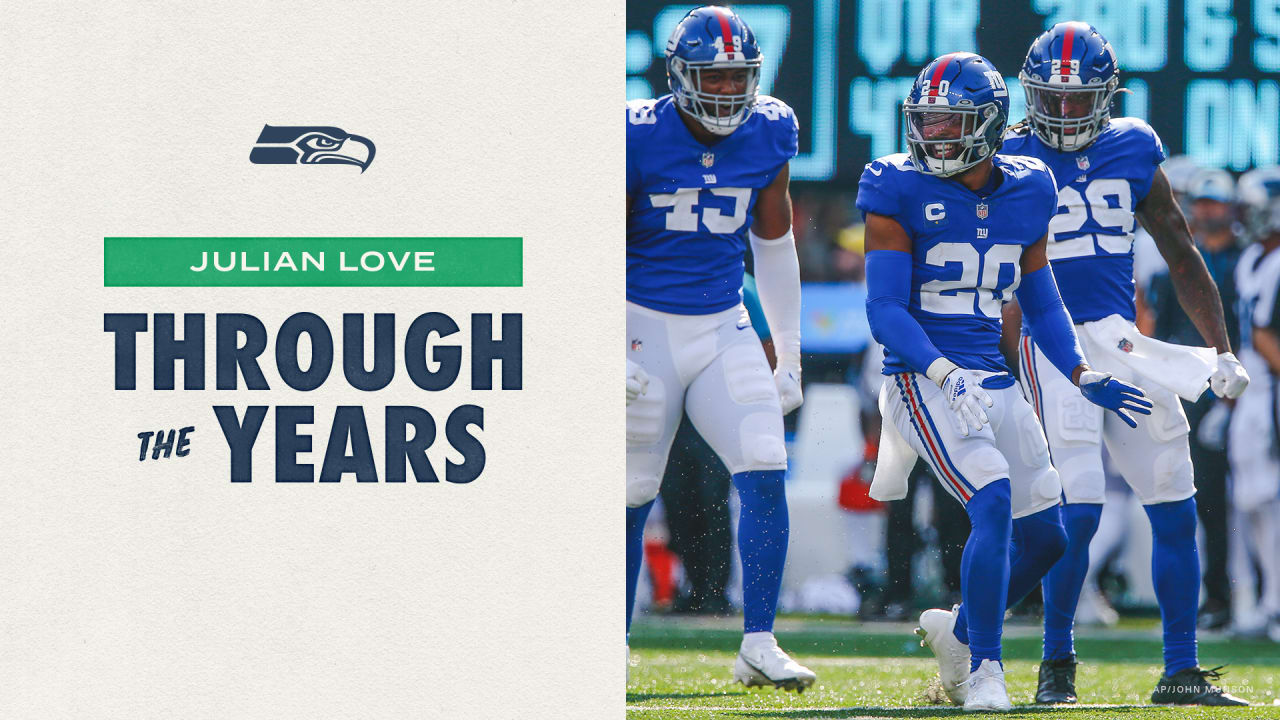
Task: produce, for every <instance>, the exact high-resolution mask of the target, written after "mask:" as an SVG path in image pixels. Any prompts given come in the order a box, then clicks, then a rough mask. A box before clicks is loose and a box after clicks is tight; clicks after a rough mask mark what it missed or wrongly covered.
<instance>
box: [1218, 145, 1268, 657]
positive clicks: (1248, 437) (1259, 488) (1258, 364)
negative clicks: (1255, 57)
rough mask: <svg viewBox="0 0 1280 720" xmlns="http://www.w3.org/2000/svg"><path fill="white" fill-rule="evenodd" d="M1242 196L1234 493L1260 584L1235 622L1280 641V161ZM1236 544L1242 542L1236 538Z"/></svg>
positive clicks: (1242, 573) (1243, 571)
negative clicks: (1240, 377)
mask: <svg viewBox="0 0 1280 720" xmlns="http://www.w3.org/2000/svg"><path fill="white" fill-rule="evenodd" d="M1239 194H1240V200H1241V201H1242V209H1243V210H1244V216H1245V219H1246V223H1247V226H1248V230H1249V235H1250V237H1251V238H1252V239H1253V240H1254V242H1253V244H1252V245H1250V246H1249V247H1248V248H1247V249H1246V250H1245V251H1244V254H1243V255H1242V256H1241V259H1240V264H1239V267H1238V268H1237V270H1236V280H1237V286H1238V287H1239V290H1240V300H1241V302H1240V310H1239V312H1240V316H1241V317H1240V321H1241V323H1240V324H1241V328H1240V332H1241V335H1242V336H1243V337H1242V341H1243V342H1242V343H1241V348H1240V361H1241V363H1242V364H1243V365H1244V367H1245V369H1246V371H1248V373H1249V376H1250V382H1249V387H1247V388H1246V389H1245V392H1244V394H1243V395H1241V396H1240V398H1239V400H1237V401H1236V407H1235V412H1234V414H1233V416H1232V418H1231V427H1230V439H1231V445H1230V448H1229V449H1230V456H1231V471H1232V500H1233V502H1234V504H1235V507H1236V511H1237V513H1236V515H1237V518H1238V519H1239V520H1240V522H1239V525H1240V526H1241V528H1240V529H1241V532H1239V533H1238V536H1239V539H1240V541H1242V542H1241V543H1240V545H1243V546H1244V547H1246V548H1248V549H1249V550H1250V552H1249V553H1248V554H1247V557H1248V560H1252V562H1248V561H1247V560H1246V561H1244V562H1240V561H1241V560H1242V559H1244V558H1243V557H1242V555H1243V554H1242V553H1240V552H1239V551H1238V550H1237V551H1236V552H1234V553H1233V554H1235V555H1236V560H1237V563H1236V566H1237V568H1238V575H1239V579H1240V580H1242V582H1241V587H1242V588H1245V589H1247V590H1248V591H1252V590H1253V589H1254V587H1256V586H1255V585H1254V583H1253V582H1252V578H1251V577H1249V576H1252V575H1253V574H1254V573H1253V569H1254V568H1253V567H1252V566H1253V565H1254V564H1256V566H1257V568H1258V570H1259V571H1260V572H1259V573H1258V574H1259V576H1260V577H1259V582H1258V583H1257V585H1260V586H1261V587H1260V590H1261V592H1260V593H1258V595H1260V597H1259V598H1258V602H1256V603H1254V602H1253V600H1254V593H1253V592H1245V593H1242V594H1244V595H1246V597H1242V598H1240V599H1239V600H1240V602H1237V603H1236V605H1235V607H1236V608H1238V609H1239V610H1240V615H1248V616H1249V617H1237V618H1236V621H1237V629H1240V630H1244V631H1256V632H1263V631H1265V632H1267V634H1269V635H1270V636H1271V639H1272V640H1275V641H1277V642H1280V438H1278V436H1277V433H1278V432H1280V427H1278V426H1280V423H1278V422H1277V397H1276V390H1277V382H1276V375H1277V374H1280V253H1278V252H1277V249H1280V168H1264V169H1258V170H1254V171H1252V172H1249V173H1246V174H1245V175H1244V176H1242V177H1241V178H1240V193H1239ZM1237 547H1239V545H1238V546H1237Z"/></svg>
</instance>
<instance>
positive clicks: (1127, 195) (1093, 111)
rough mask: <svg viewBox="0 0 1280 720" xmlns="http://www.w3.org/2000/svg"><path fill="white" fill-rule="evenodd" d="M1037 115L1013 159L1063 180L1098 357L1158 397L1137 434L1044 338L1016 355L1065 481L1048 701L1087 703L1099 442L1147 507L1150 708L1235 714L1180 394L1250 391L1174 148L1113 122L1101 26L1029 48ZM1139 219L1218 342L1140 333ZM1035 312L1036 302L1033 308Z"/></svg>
mask: <svg viewBox="0 0 1280 720" xmlns="http://www.w3.org/2000/svg"><path fill="white" fill-rule="evenodd" d="M1019 80H1020V81H1021V84H1022V87H1023V90H1024V91H1025V93H1026V97H1027V120H1026V122H1024V123H1019V124H1018V125H1015V126H1014V127H1013V128H1010V130H1009V133H1008V135H1007V136H1006V138H1005V141H1004V152H1008V153H1015V154H1019V155H1029V156H1032V157H1035V158H1039V159H1040V160H1043V161H1044V162H1045V163H1046V164H1047V165H1048V166H1049V167H1050V168H1051V169H1052V170H1053V173H1054V176H1055V178H1056V179H1057V183H1058V210H1057V214H1056V215H1055V216H1054V218H1053V222H1052V223H1051V224H1050V226H1049V238H1050V242H1049V246H1048V257H1049V261H1050V262H1051V263H1052V265H1053V272H1054V275H1055V276H1056V277H1057V279H1058V287H1059V288H1060V289H1061V291H1062V300H1063V302H1064V303H1065V304H1066V307H1067V311H1068V312H1069V313H1070V314H1071V318H1072V320H1073V321H1074V322H1075V323H1077V327H1076V332H1077V334H1078V335H1079V336H1080V340H1081V344H1082V346H1083V348H1084V351H1085V357H1087V358H1088V359H1089V361H1090V363H1091V364H1093V365H1094V366H1096V367H1098V368H1099V369H1101V370H1105V371H1107V372H1110V373H1113V374H1114V375H1115V376H1116V377H1118V378H1123V379H1124V380H1126V381H1128V382H1131V383H1134V384H1137V385H1141V386H1142V387H1143V388H1145V389H1146V391H1147V394H1148V396H1149V397H1150V398H1151V401H1152V402H1153V403H1154V409H1153V411H1152V417H1151V419H1150V420H1149V421H1148V422H1145V423H1143V427H1142V428H1141V429H1139V430H1138V431H1137V432H1130V430H1129V428H1127V427H1124V426H1122V425H1121V424H1120V422H1119V421H1117V419H1116V418H1114V417H1112V416H1110V415H1105V414H1104V413H1102V412H1101V411H1100V410H1098V409H1097V408H1095V407H1092V406H1090V405H1088V404H1087V403H1083V402H1081V401H1080V399H1079V394H1078V393H1077V392H1076V391H1075V388H1073V387H1072V386H1071V385H1070V384H1069V383H1067V382H1066V381H1065V380H1064V379H1063V378H1060V377H1057V376H1055V375H1054V374H1052V373H1045V372H1043V369H1044V367H1045V363H1046V361H1048V360H1049V359H1050V358H1049V356H1048V354H1047V353H1046V352H1044V350H1045V348H1044V346H1043V344H1042V343H1040V342H1039V340H1038V339H1036V338H1035V337H1034V336H1030V337H1026V336H1024V337H1023V338H1022V341H1021V343H1020V347H1019V351H1020V355H1021V364H1022V374H1021V375H1022V377H1021V379H1022V382H1023V389H1024V391H1025V392H1026V393H1027V397H1029V398H1031V399H1032V401H1033V404H1034V405H1035V407H1036V410H1037V413H1038V415H1039V417H1040V421H1041V424H1042V425H1043V427H1044V430H1045V434H1046V435H1047V436H1048V440H1049V449H1050V453H1051V454H1052V455H1053V463H1054V466H1055V467H1057V468H1058V471H1059V473H1060V476H1061V480H1062V488H1063V501H1064V508H1063V519H1064V522H1065V524H1066V528H1067V549H1066V552H1065V553H1064V555H1063V557H1062V560H1061V561H1059V562H1058V563H1057V564H1056V565H1055V566H1054V568H1053V569H1052V570H1051V571H1050V572H1049V574H1048V575H1047V576H1046V577H1045V580H1044V604H1045V621H1044V625H1045V628H1044V631H1045V632H1044V661H1043V662H1042V663H1041V665H1040V680H1039V689H1038V691H1037V694H1036V699H1037V701H1038V702H1042V703H1059V702H1075V650H1074V646H1073V640H1072V625H1073V617H1074V614H1075V609H1076V602H1077V600H1078V598H1079V594H1080V588H1081V585H1082V583H1083V581H1084V577H1085V572H1086V570H1087V569H1088V564H1089V555H1088V547H1089V539H1090V538H1091V537H1092V536H1093V533H1094V531H1095V530H1096V529H1097V526H1098V518H1099V516H1100V514H1101V512H1102V505H1101V503H1102V502H1103V498H1104V487H1105V482H1104V479H1103V471H1102V443H1103V442H1106V443H1107V447H1108V448H1109V449H1110V451H1111V457H1112V459H1113V460H1114V461H1115V463H1116V466H1117V468H1118V469H1119V470H1120V473H1121V474H1122V475H1123V476H1124V478H1125V480H1126V481H1127V482H1128V483H1129V485H1130V486H1131V487H1132V488H1133V491H1134V493H1135V494H1136V495H1137V496H1138V497H1139V499H1140V500H1141V501H1142V503H1143V506H1144V508H1145V509H1146V512H1147V516H1148V517H1149V518H1150V519H1151V528H1152V534H1153V539H1154V550H1153V552H1152V563H1151V564H1152V574H1153V576H1154V581H1155V589H1156V597H1157V599H1158V600H1159V603H1160V611H1161V618H1162V620H1163V624H1164V663H1165V667H1164V675H1163V676H1162V677H1161V678H1160V680H1159V682H1158V683H1157V685H1156V689H1155V692H1154V693H1153V694H1152V702H1156V703H1177V704H1207V705H1238V704H1243V701H1241V700H1239V699H1237V698H1233V697H1231V696H1230V695H1227V694H1224V693H1223V692H1221V690H1220V689H1219V688H1216V687H1215V686H1214V685H1213V684H1212V683H1211V682H1210V680H1211V679H1212V677H1211V676H1210V673H1208V672H1207V671H1205V670H1202V669H1201V668H1200V667H1199V665H1198V660H1197V657H1196V634H1195V633H1196V608H1197V604H1198V596H1199V589H1200V563H1199V559H1198V557H1197V554H1196V509H1195V499H1194V498H1193V497H1192V496H1193V495H1194V494H1195V487H1194V482H1193V478H1192V472H1191V458H1190V450H1189V447H1188V442H1187V432H1188V424H1187V418H1186V415H1185V413H1184V412H1183V410H1182V404H1181V403H1180V402H1179V400H1178V397H1179V395H1181V396H1182V397H1185V398H1187V399H1188V400H1191V401H1194V400H1195V399H1196V398H1197V397H1199V395H1200V394H1202V393H1203V391H1204V390H1205V388H1206V387H1212V388H1213V392H1214V393H1215V394H1217V395H1218V396H1219V397H1232V398H1234V397H1237V396H1239V395H1240V393H1242V392H1243V391H1244V388H1245V385H1247V384H1248V382H1249V376H1248V374H1247V373H1246V372H1245V371H1244V369H1243V368H1242V367H1241V365H1240V363H1239V362H1238V361H1237V360H1236V358H1235V356H1234V355H1233V354H1232V353H1231V347H1230V344H1229V341H1228V338H1227V330H1226V327H1225V323H1224V321H1223V314H1222V302H1221V299H1220V298H1219V296H1218V291H1217V288H1216V287H1215V286H1214V282H1213V280H1212V278H1211V277H1210V276H1209V272H1208V270H1207V269H1206V268H1205V264H1204V260H1203V259H1202V258H1201V257H1200V253H1199V252H1197V251H1196V248H1195V245H1194V243H1193V242H1192V239H1191V233H1190V231H1189V230H1188V228H1187V223H1186V220H1185V219H1184V217H1183V214H1182V211H1181V210H1180V209H1179V207H1178V204H1177V202H1175V200H1174V198H1173V194H1172V192H1171V191H1170V187H1169V181H1168V179H1167V178H1166V177H1165V174H1164V173H1163V172H1161V170H1160V163H1161V161H1163V160H1164V158H1165V150H1164V146H1163V145H1162V144H1161V143H1160V139H1159V138H1158V137H1157V136H1156V133H1155V131H1154V130H1152V129H1151V127H1150V126H1149V125H1147V124H1146V123H1145V122H1143V121H1141V120H1138V119H1136V118H1112V117H1111V101H1112V99H1113V97H1114V95H1115V93H1116V91H1117V88H1118V87H1119V68H1118V66H1117V64H1116V55H1115V51H1114V50H1113V49H1112V47H1111V45H1110V44H1108V43H1107V41H1106V39H1104V38H1103V37H1102V35H1100V34H1099V33H1098V31H1097V30H1095V29H1094V28H1093V27H1092V26H1090V25H1088V24H1086V23H1082V22H1067V23H1059V24H1057V25H1054V26H1053V27H1052V28H1050V29H1049V30H1047V31H1045V32H1044V33H1043V34H1042V35H1040V37H1038V38H1036V40H1035V42H1034V43H1032V45H1031V49H1030V50H1029V51H1028V53H1027V57H1026V61H1025V62H1024V64H1023V67H1022V72H1021V73H1020V74H1019ZM1135 216H1136V218H1137V220H1138V221H1139V222H1141V223H1142V225H1143V227H1145V228H1146V229H1147V231H1148V232H1150V233H1151V235H1152V237H1153V238H1154V239H1155V243H1156V245H1157V247H1158V248H1159V250H1160V253H1161V255H1163V257H1164V259H1165V261H1166V262H1167V263H1168V265H1169V273H1170V276H1171V280H1172V284H1173V287H1174V290H1175V292H1176V294H1177V296H1178V301H1179V304H1180V305H1181V306H1182V308H1183V310H1185V311H1186V313H1187V315H1188V316H1189V317H1190V318H1191V320H1192V322H1193V323H1194V324H1195V326H1196V329H1197V330H1199V332H1200V334H1201V335H1202V336H1203V337H1204V340H1205V342H1206V343H1207V344H1208V345H1210V346H1212V347H1213V348H1215V350H1210V349H1209V348H1199V349H1193V348H1190V347H1186V346H1181V345H1171V344H1168V343H1161V342H1158V341H1155V340H1151V339H1149V338H1146V337H1144V336H1142V335H1141V334H1140V333H1139V332H1138V330H1137V328H1136V327H1135V326H1134V319H1135V309H1134V279H1133V232H1134V219H1135ZM1025 311H1026V308H1025V307H1024V308H1023V312H1024V314H1025Z"/></svg>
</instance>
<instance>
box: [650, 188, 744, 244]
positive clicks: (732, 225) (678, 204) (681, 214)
mask: <svg viewBox="0 0 1280 720" xmlns="http://www.w3.org/2000/svg"><path fill="white" fill-rule="evenodd" d="M707 190H708V191H710V192H711V194H713V195H719V196H720V197H730V198H733V213H732V214H731V215H726V214H724V213H723V212H722V211H721V210H720V209H719V208H714V207H705V208H703V209H702V224H703V226H705V227H706V228H707V230H708V231H710V232H713V233H735V232H737V231H738V230H740V229H741V228H742V226H743V225H744V224H745V223H746V222H747V206H749V205H750V204H751V188H729V187H725V188H707ZM700 191H701V189H700V188H679V189H678V190H676V191H675V192H673V193H651V194H650V195H649V203H650V204H652V205H653V206H654V207H656V208H671V210H670V211H669V212H668V213H667V229H668V230H681V231H684V232H697V231H698V212H697V210H696V209H695V208H696V207H697V205H698V193H699V192H700Z"/></svg>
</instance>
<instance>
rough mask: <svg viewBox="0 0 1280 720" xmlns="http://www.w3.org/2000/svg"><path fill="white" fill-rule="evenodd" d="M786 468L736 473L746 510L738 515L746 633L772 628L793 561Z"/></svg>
mask: <svg viewBox="0 0 1280 720" xmlns="http://www.w3.org/2000/svg"><path fill="white" fill-rule="evenodd" d="M785 475H786V471H785V470H752V471H748V472H740V473H736V474H735V475H734V476H733V486H734V487H736V488H737V489H738V499H739V501H740V502H741V505H742V509H741V513H740V514H739V516H738V554H739V556H740V557H741V558H742V605H743V608H742V611H743V628H744V632H748V633H752V632H770V631H772V630H773V616H774V613H775V612H776V611H777V609H778V591H779V590H780V589H781V588H782V566H783V564H785V563H786V560H787V535H788V532H789V525H788V522H787V495H786V489H785V487H784V484H783V482H784V477H785Z"/></svg>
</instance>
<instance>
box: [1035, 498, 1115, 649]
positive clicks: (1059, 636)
mask: <svg viewBox="0 0 1280 720" xmlns="http://www.w3.org/2000/svg"><path fill="white" fill-rule="evenodd" d="M1100 517H1102V505H1100V504H1097V503H1070V504H1067V505H1064V506H1063V508H1062V520H1063V524H1064V525H1065V526H1066V529H1067V550H1066V552H1064V553H1063V554H1062V559H1061V560H1059V561H1058V563H1057V564H1056V565H1054V566H1053V567H1052V568H1050V570H1049V572H1048V574H1046V575H1045V576H1044V582H1043V584H1042V589H1043V592H1044V659H1045V660H1062V659H1066V658H1070V657H1071V656H1072V655H1073V654H1075V641H1074V636H1073V633H1072V627H1073V625H1074V624H1075V617H1076V603H1077V602H1079V600H1080V589H1081V588H1082V587H1084V576H1085V573H1087V572H1088V571H1089V541H1090V540H1092V539H1093V534H1094V533H1095V532H1097V530H1098V518H1100Z"/></svg>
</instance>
